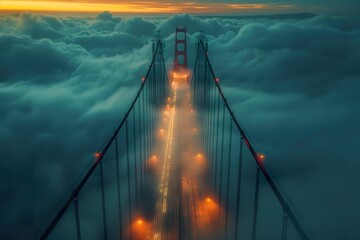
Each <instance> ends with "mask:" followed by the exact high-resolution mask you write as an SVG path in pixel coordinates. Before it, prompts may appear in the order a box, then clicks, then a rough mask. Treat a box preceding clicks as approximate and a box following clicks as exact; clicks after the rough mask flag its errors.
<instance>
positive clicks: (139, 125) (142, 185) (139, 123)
mask: <svg viewBox="0 0 360 240" xmlns="http://www.w3.org/2000/svg"><path fill="white" fill-rule="evenodd" d="M141 96H142V95H140V98H141ZM141 107H142V106H141V99H139V108H138V116H139V117H138V127H139V132H138V136H139V145H140V147H139V148H140V150H139V155H140V161H139V162H140V185H141V197H143V194H144V178H143V170H144V165H143V159H144V157H143V152H142V136H141V135H142V127H141V126H142V124H141V118H142V114H141Z"/></svg>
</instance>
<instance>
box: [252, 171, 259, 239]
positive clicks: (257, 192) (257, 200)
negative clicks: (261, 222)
mask: <svg viewBox="0 0 360 240" xmlns="http://www.w3.org/2000/svg"><path fill="white" fill-rule="evenodd" d="M259 182H260V167H259V165H257V168H256V183H255V184H256V185H255V202H254V218H253V229H252V240H255V237H256V224H257V210H258V205H259Z"/></svg>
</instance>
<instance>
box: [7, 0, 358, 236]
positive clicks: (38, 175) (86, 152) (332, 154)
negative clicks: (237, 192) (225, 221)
mask: <svg viewBox="0 0 360 240" xmlns="http://www.w3.org/2000/svg"><path fill="white" fill-rule="evenodd" d="M9 2H11V3H12V4H13V3H15V2H17V3H19V1H1V2H0V6H1V8H2V9H4V6H10V4H9ZM48 2H49V1H48ZM69 2H70V1H69ZM102 2H104V1H102ZM108 2H111V1H108ZM20 3H21V2H20ZM233 3H236V4H242V2H240V1H233ZM280 3H281V1H279V2H277V3H276V4H280ZM316 3H317V4H318V6H319V7H318V8H314V9H315V10H314V11H310V10H312V9H313V8H311V7H309V6H312V3H311V2H310V1H292V2H291V4H293V5H296V6H304V9H305V10H307V11H306V12H315V13H318V12H320V14H316V15H304V16H299V15H298V16H287V17H246V18H243V17H236V16H228V17H196V16H194V15H192V14H177V13H176V14H171V15H170V16H164V17H155V16H154V17H149V16H146V17H144V16H143V15H142V14H140V13H139V14H137V15H138V16H127V15H126V16H123V15H121V14H117V13H110V12H103V13H97V14H95V16H94V17H83V16H78V15H76V14H74V15H72V16H69V17H64V16H53V15H51V14H47V13H44V12H43V13H38V12H36V13H34V12H31V11H30V12H27V13H24V12H19V13H6V14H5V13H4V14H2V15H1V16H0V63H1V64H0V112H1V113H2V114H1V117H0V126H1V127H0V152H1V153H2V156H1V161H0V182H1V183H0V185H1V187H0V189H1V190H0V196H1V197H0V199H1V200H0V202H1V204H0V212H1V213H2V214H1V215H0V226H1V228H0V238H1V239H29V238H30V239H31V238H32V237H33V236H34V234H35V235H36V231H38V230H39V226H40V227H43V225H44V222H46V219H48V217H49V215H51V213H53V212H54V211H55V209H56V206H57V203H59V202H61V200H62V199H64V197H65V196H67V194H68V193H69V192H71V186H73V184H74V183H76V182H77V180H78V179H79V176H82V173H83V171H84V169H86V168H87V167H88V166H89V159H92V156H93V153H94V149H98V147H99V146H100V145H101V144H102V143H103V141H104V140H105V139H106V138H107V136H108V134H109V133H110V132H111V130H112V129H113V127H114V126H115V124H116V122H117V121H118V119H119V118H120V117H121V116H122V114H123V112H124V111H125V110H126V109H127V107H128V105H129V103H130V101H131V99H132V97H133V96H134V94H135V92H136V90H137V88H138V86H139V84H140V81H141V80H140V79H141V77H142V76H143V75H144V74H145V73H146V70H147V66H148V65H149V62H150V57H151V43H152V42H151V39H152V37H153V36H154V35H155V34H156V33H157V31H158V30H159V31H161V34H162V35H163V36H164V37H165V43H166V51H165V60H166V63H167V68H168V69H170V67H171V62H172V55H173V44H174V43H173V42H174V29H175V26H177V25H182V26H187V30H188V33H187V34H188V46H189V47H188V48H189V49H188V51H189V62H190V66H192V64H193V61H194V60H193V59H194V52H195V49H194V43H195V39H196V36H197V34H198V32H199V31H200V30H203V31H204V32H205V33H206V36H207V38H208V41H209V57H210V60H211V62H212V64H213V68H214V71H215V73H216V74H217V75H218V76H219V78H220V81H221V86H222V88H223V89H224V92H225V94H226V97H227V99H228V100H229V102H230V103H231V106H232V107H233V109H234V110H235V112H236V115H237V116H238V118H239V119H240V121H241V122H242V124H243V126H244V127H245V130H246V132H247V133H248V135H249V137H250V139H251V141H252V142H253V144H254V146H255V147H256V148H257V149H262V150H264V151H263V152H265V153H266V155H267V159H268V162H267V164H268V165H267V167H268V169H269V171H270V173H271V174H272V176H274V178H275V180H276V182H277V183H278V184H279V185H280V186H281V189H282V190H283V191H284V193H285V195H286V197H287V198H288V199H290V200H291V203H292V204H293V206H294V207H295V209H296V210H297V211H296V212H297V213H300V219H301V220H302V222H303V223H304V225H305V228H306V230H307V232H308V233H309V235H310V236H311V239H319V240H320V239H329V240H331V239H334V240H335V239H354V240H355V239H357V238H358V236H359V235H360V232H359V228H358V226H359V224H360V208H359V204H358V203H359V202H360V192H359V191H357V189H359V182H360V175H359V173H358V170H357V169H359V167H360V161H359V160H360V159H359V157H358V154H357V153H358V146H359V143H360V138H359V137H360V136H359V132H360V128H359V124H358V122H359V121H360V112H359V108H358V104H359V100H360V97H359V96H360V95H359V94H358V92H359V89H360V82H359V79H360V69H359V67H358V63H359V62H360V21H359V17H358V16H354V11H355V10H356V9H357V7H358V3H356V1H350V0H349V1H331V3H330V2H329V1H327V2H326V3H325V1H324V2H322V1H316ZM199 4H206V5H207V6H208V3H205V2H204V3H202V2H199ZM216 4H219V3H216ZM258 4H271V3H270V2H267V1H263V2H259V3H258ZM314 4H315V3H314ZM315 5H316V4H315ZM24 6H25V5H24ZM87 6H92V4H90V3H87ZM210 6H211V5H210ZM266 6H269V5H266ZM271 6H273V5H272V4H271ZM349 6H351V8H352V9H350V10H347V9H348V8H349ZM37 9H41V7H39V8H37ZM319 9H323V12H322V11H320V10H319ZM335 9H337V11H335ZM20 10H22V9H20ZM24 10H26V8H24ZM300 10H301V11H300V12H303V11H302V9H300ZM44 11H45V12H46V11H49V9H44ZM274 11H275V12H280V13H282V12H283V11H282V10H279V11H277V10H274ZM209 12H210V13H211V11H209ZM235 12H236V13H237V15H239V13H240V10H239V11H235ZM270 12H271V13H273V12H272V10H271V11H270ZM220 13H223V12H219V14H220ZM261 13H266V11H265V12H261ZM326 13H329V14H326ZM333 13H338V14H336V16H333ZM339 15H342V16H339ZM54 189H56V191H54ZM91 196H92V195H91V191H90V193H89V199H92V198H91ZM91 203H92V202H91V201H90V203H88V204H90V205H91ZM87 224H88V225H89V226H92V225H91V222H87ZM19 229H21V231H19ZM100 230H101V229H96V228H92V231H93V232H92V233H93V237H94V239H98V238H97V236H99V235H97V234H101V231H100ZM89 239H90V238H89Z"/></svg>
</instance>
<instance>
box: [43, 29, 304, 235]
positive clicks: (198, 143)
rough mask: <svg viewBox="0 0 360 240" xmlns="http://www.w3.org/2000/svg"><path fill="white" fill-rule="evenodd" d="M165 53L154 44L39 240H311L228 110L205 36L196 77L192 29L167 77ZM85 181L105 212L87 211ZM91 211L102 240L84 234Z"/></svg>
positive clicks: (179, 36)
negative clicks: (120, 110)
mask: <svg viewBox="0 0 360 240" xmlns="http://www.w3.org/2000/svg"><path fill="white" fill-rule="evenodd" d="M163 51H164V41H163V38H162V37H161V36H160V35H157V36H156V37H155V38H154V44H153V57H152V61H151V64H150V67H149V69H148V71H147V73H146V76H145V77H144V78H143V79H142V83H141V86H140V88H139V90H138V92H137V93H136V95H135V97H134V99H133V101H132V103H131V105H130V106H129V108H128V110H127V111H126V113H125V114H124V116H123V117H122V119H121V121H120V122H119V124H118V126H117V127H116V129H115V130H114V132H113V133H112V134H111V136H110V138H109V139H108V141H107V142H106V144H105V145H104V146H103V148H101V149H100V150H99V151H97V152H96V153H95V160H94V162H93V164H92V165H91V167H90V168H89V169H88V170H87V172H86V174H85V175H84V176H83V178H82V179H81V181H79V183H78V185H77V186H76V187H75V188H74V191H73V192H72V193H71V195H70V196H69V197H68V199H67V200H66V201H65V203H64V205H63V206H62V207H61V208H60V209H59V212H58V213H57V214H56V215H55V216H54V218H53V219H52V220H51V221H50V222H49V225H48V226H47V227H46V229H45V230H44V232H43V234H42V236H41V237H40V239H64V238H65V239H70V238H74V239H76V238H77V239H98V238H99V237H100V238H103V239H139V240H140V239H308V237H307V235H306V233H305V231H304V230H303V227H302V224H300V222H299V220H298V218H297V217H296V214H295V213H294V211H293V209H292V208H291V207H290V206H289V203H288V200H287V199H286V198H285V197H284V196H283V194H282V192H281V191H280V190H279V188H278V187H277V185H276V183H275V182H274V180H273V179H272V177H271V175H270V173H269V172H268V171H267V169H266V157H265V154H263V153H260V151H258V150H255V149H254V147H253V145H252V144H251V142H250V140H249V138H248V136H247V134H246V133H245V132H244V130H243V128H242V126H241V125H240V123H239V121H238V120H237V117H236V116H235V114H234V112H233V111H232V109H231V107H230V105H229V103H228V102H227V100H226V98H225V96H224V94H223V92H222V89H221V87H220V80H219V78H218V77H217V76H216V75H215V73H214V71H213V69H212V67H211V64H210V60H209V53H208V46H207V41H206V37H205V35H204V34H203V33H200V34H199V36H198V39H197V45H196V59H195V66H194V68H193V69H192V70H189V68H188V66H187V47H186V28H183V27H178V28H177V29H176V41H175V51H174V64H173V67H172V70H171V71H170V73H169V74H168V72H167V71H166V68H165V62H164V56H163ZM122 176H126V178H125V179H126V181H124V180H123V179H124V178H123V177H122ZM89 182H92V183H93V184H94V182H98V185H99V191H98V192H99V203H100V204H99V205H96V206H93V205H90V206H89V205H87V204H86V198H84V197H83V196H84V192H85V191H86V187H87V186H88V185H89ZM260 186H263V187H262V188H261V187H260ZM261 189H264V190H263V191H260V190H261ZM71 208H73V210H71ZM91 211H94V213H93V214H92V215H93V216H97V217H95V218H94V219H93V220H92V221H95V222H98V224H97V226H98V227H99V228H102V232H103V234H102V236H92V235H91V234H89V233H88V232H87V231H86V230H84V228H82V226H84V224H86V220H85V219H87V217H85V215H89V212H91Z"/></svg>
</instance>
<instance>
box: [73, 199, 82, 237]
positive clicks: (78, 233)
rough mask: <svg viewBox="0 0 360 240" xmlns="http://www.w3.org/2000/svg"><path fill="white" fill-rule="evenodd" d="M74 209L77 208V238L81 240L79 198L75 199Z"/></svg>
mask: <svg viewBox="0 0 360 240" xmlns="http://www.w3.org/2000/svg"><path fill="white" fill-rule="evenodd" d="M74 208H75V220H76V236H77V239H78V240H81V231H80V217H79V204H78V197H76V198H75V199H74Z"/></svg>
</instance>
